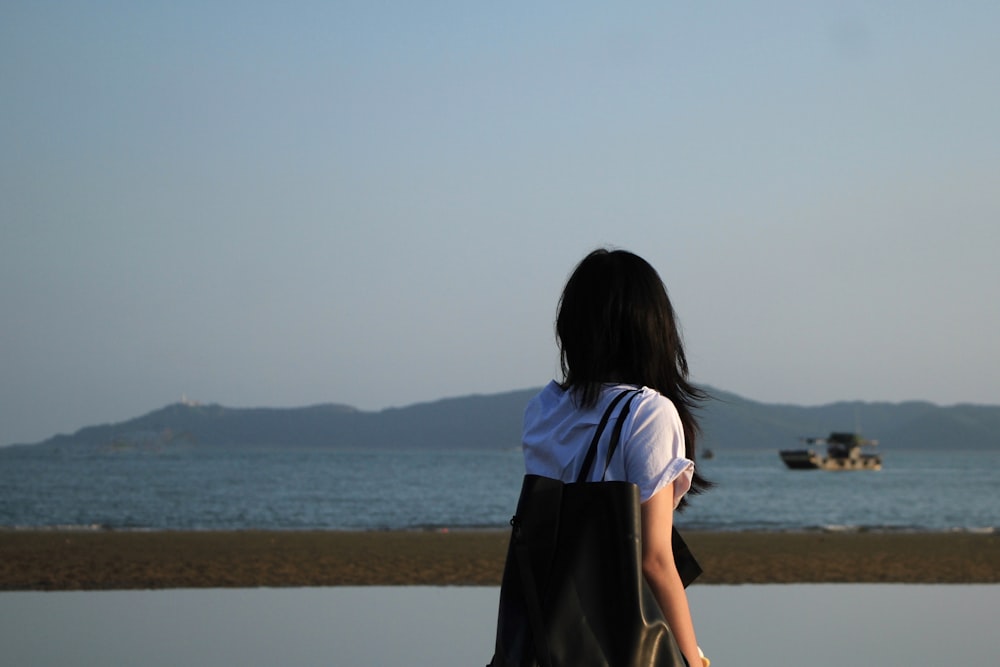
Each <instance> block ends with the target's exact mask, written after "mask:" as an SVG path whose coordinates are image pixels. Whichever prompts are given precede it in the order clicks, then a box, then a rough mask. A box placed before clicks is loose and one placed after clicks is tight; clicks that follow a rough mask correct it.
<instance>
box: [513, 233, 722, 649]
mask: <svg viewBox="0 0 1000 667" xmlns="http://www.w3.org/2000/svg"><path fill="white" fill-rule="evenodd" d="M556 334H557V338H558V342H559V348H560V355H561V365H562V372H563V382H562V383H557V382H555V381H552V382H550V383H549V384H548V386H546V387H545V388H544V389H543V390H542V392H541V393H540V394H538V395H537V396H536V397H534V398H533V399H532V400H531V401H530V403H529V404H528V407H527V408H526V410H525V418H524V432H523V447H524V460H525V468H526V472H527V473H528V474H535V475H541V476H544V477H551V478H555V479H560V480H563V481H565V482H571V481H575V480H576V478H577V475H578V473H579V471H580V468H581V465H582V462H583V461H582V459H583V452H585V451H586V449H587V446H588V444H589V440H590V437H591V435H592V433H593V430H594V426H595V424H597V423H598V422H599V421H600V418H601V415H602V413H603V412H604V410H605V409H606V407H607V406H608V405H609V403H610V402H611V401H612V400H613V399H614V397H615V396H616V395H617V394H619V393H620V392H621V391H622V389H623V388H629V387H634V388H641V393H640V394H639V396H638V397H637V398H636V399H635V400H634V401H633V402H632V406H631V411H630V412H629V414H628V416H627V417H626V420H625V422H624V426H623V430H622V435H621V446H620V447H619V450H618V451H617V452H616V453H615V455H614V457H613V459H612V461H611V465H610V467H609V468H608V470H607V473H606V475H605V479H607V480H610V481H613V480H623V481H627V482H632V483H634V484H636V485H637V486H638V487H639V500H640V502H641V523H642V569H643V574H644V575H645V578H646V580H647V582H648V583H649V585H650V587H651V588H652V590H653V593H654V594H655V596H656V599H657V601H658V602H659V603H660V607H661V609H662V610H663V613H664V616H665V617H666V620H667V622H668V623H669V625H670V628H671V630H672V631H673V633H674V635H675V638H676V640H677V644H678V646H679V647H680V649H681V652H682V653H683V654H684V657H685V659H686V660H687V661H688V663H689V664H690V665H702V664H703V661H702V657H701V652H700V649H699V648H698V642H697V639H696V638H695V632H694V624H693V622H692V620H691V612H690V609H689V607H688V601H687V595H686V594H685V591H684V586H683V584H682V583H681V579H680V576H679V575H678V572H677V566H676V564H675V562H674V556H673V550H672V548H671V529H672V526H673V514H674V510H675V509H681V508H683V507H684V506H685V505H686V502H687V501H686V499H685V495H687V494H697V493H701V492H702V491H704V490H705V489H707V488H708V487H709V483H708V482H706V481H705V480H704V479H703V478H702V477H701V476H700V475H699V474H698V472H697V470H696V469H695V464H694V459H695V455H694V449H695V448H694V445H695V437H696V434H697V430H698V426H697V422H696V421H695V418H694V416H693V414H692V410H693V408H694V406H695V404H696V403H697V401H698V400H700V399H702V398H704V394H703V393H702V392H701V391H700V390H698V389H697V388H695V387H693V386H692V385H691V384H689V383H688V365H687V359H686V358H685V356H684V349H683V347H682V345H681V338H680V335H679V333H678V329H677V324H676V321H675V316H674V311H673V307H672V306H671V304H670V299H669V298H668V297H667V291H666V288H665V287H664V285H663V281H662V280H661V279H660V276H659V275H658V274H657V273H656V270H655V269H653V267H652V266H650V265H649V264H648V263H647V262H646V261H645V260H643V259H642V258H640V257H638V256H637V255H634V254H632V253H630V252H626V251H623V250H614V251H609V250H603V249H600V250H595V251H594V252H592V253H590V254H589V255H588V256H587V257H586V258H584V260H583V261H582V262H580V264H579V265H578V266H577V267H576V269H575V271H574V272H573V274H572V276H571V277H570V279H569V281H568V282H567V284H566V287H565V289H564V290H563V294H562V298H561V299H560V302H559V314H558V318H557V320H556ZM597 460H598V461H603V460H604V452H602V451H598V456H597ZM595 468H596V469H598V470H597V472H598V473H600V472H601V471H600V470H599V468H600V466H595ZM704 664H707V661H706V662H705V663H704Z"/></svg>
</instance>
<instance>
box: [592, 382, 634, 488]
mask: <svg viewBox="0 0 1000 667" xmlns="http://www.w3.org/2000/svg"><path fill="white" fill-rule="evenodd" d="M638 395H639V390H635V391H633V392H632V395H631V396H629V397H628V400H627V401H625V405H623V406H622V410H621V412H619V413H618V421H616V422H615V428H614V430H613V431H611V442H609V443H608V455H607V456H606V457H604V472H602V473H601V480H602V481H603V480H604V478H605V476H607V474H608V468H609V467H610V466H611V457H612V456H614V455H615V450H616V449H618V442H619V441H620V440H621V437H622V427H623V426H624V425H625V418H626V417H628V413H629V412H630V411H631V410H632V401H634V400H635V397H636V396H638Z"/></svg>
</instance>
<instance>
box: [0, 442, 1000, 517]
mask: <svg viewBox="0 0 1000 667" xmlns="http://www.w3.org/2000/svg"><path fill="white" fill-rule="evenodd" d="M883 457H884V468H883V470H881V471H878V472H871V471H863V472H837V473H834V472H822V471H792V470H787V469H786V468H785V466H784V465H783V464H782V463H781V461H780V459H779V457H778V454H777V451H776V450H775V451H749V452H748V451H732V452H728V451H722V452H717V455H716V458H714V459H712V460H708V461H704V462H702V463H701V464H700V465H701V469H702V471H703V473H704V474H705V475H706V476H707V477H709V478H710V479H712V480H713V481H715V482H716V487H715V488H714V489H713V490H712V491H711V492H709V493H707V494H705V495H703V496H699V497H696V498H693V499H692V503H691V507H690V508H689V509H688V510H687V511H686V512H684V513H683V514H682V515H681V516H680V517H679V518H678V525H679V526H681V527H682V528H687V529H704V530H728V531H740V530H773V531H788V530H795V531H797V530H845V531H848V530H882V531H896V530H898V531H906V530H931V531H952V530H966V531H983V532H994V531H996V530H997V527H998V526H1000V502H998V499H1000V452H963V451H956V452H950V453H943V452H918V451H893V452H883ZM522 474H523V468H522V462H521V454H520V452H519V451H516V450H510V451H488V452H482V451H424V450H408V451H407V450H398V451H384V450H379V451H344V450H334V449H301V448H295V447H275V448H268V449H240V448H232V449H222V448H197V447H192V446H185V447H146V448H143V447H136V448H119V449H114V448H106V449H100V450H93V449H73V448H61V449H55V448H48V447H44V448H43V447H17V448H5V449H0V528H39V527H50V528H56V527H59V528H75V529H84V530H86V529H116V530H212V529H221V530H236V529H268V530H305V529H321V530H345V529H346V530H386V529H440V528H454V529H462V528H465V529H476V528H502V527H505V526H506V525H507V522H508V521H509V519H510V516H511V514H512V513H513V510H514V505H515V503H516V501H517V494H518V491H519V489H520V482H521V476H522Z"/></svg>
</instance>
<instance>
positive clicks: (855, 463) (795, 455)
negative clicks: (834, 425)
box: [779, 432, 882, 470]
mask: <svg viewBox="0 0 1000 667" xmlns="http://www.w3.org/2000/svg"><path fill="white" fill-rule="evenodd" d="M802 440H803V441H804V442H806V443H807V444H810V445H826V454H825V455H822V454H820V453H818V452H817V451H816V450H815V449H783V450H781V452H779V453H780V454H781V460H782V461H784V462H785V465H786V466H788V467H789V468H791V469H792V470H881V469H882V456H881V455H880V454H864V453H862V451H861V448H862V447H874V446H876V445H878V440H867V439H865V438H862V437H861V436H860V435H858V434H857V433H836V432H835V433H831V434H830V435H829V436H827V437H826V438H802Z"/></svg>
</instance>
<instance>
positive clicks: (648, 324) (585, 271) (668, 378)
mask: <svg viewBox="0 0 1000 667" xmlns="http://www.w3.org/2000/svg"><path fill="white" fill-rule="evenodd" d="M556 336H557V338H558V343H559V352H560V365H561V367H562V373H563V384H562V386H563V388H564V389H566V390H569V391H573V392H574V393H575V394H576V396H577V397H578V400H579V401H580V403H581V404H582V405H583V406H584V407H591V406H593V405H595V404H596V403H597V398H598V396H599V395H600V392H601V385H602V384H604V383H606V382H618V383H623V384H633V385H638V386H646V387H649V388H650V389H655V390H656V391H658V392H659V393H661V394H662V395H664V396H666V397H667V398H669V399H670V400H671V402H673V404H674V406H675V407H676V408H677V412H678V414H679V415H680V418H681V424H682V426H683V428H684V441H685V448H686V453H687V458H689V459H691V460H692V461H694V460H695V443H696V441H697V437H698V433H699V430H700V429H699V426H698V421H697V419H696V418H695V415H694V411H695V410H696V409H697V407H698V404H699V403H700V402H702V401H704V400H706V399H707V398H708V395H707V394H706V393H705V392H704V391H703V390H701V389H699V388H698V387H695V386H694V385H692V384H691V383H690V382H689V381H688V374H689V373H688V363H687V357H686V356H685V355H684V346H683V344H682V341H681V336H680V333H679V331H678V327H677V318H676V315H675V314H674V308H673V306H672V305H671V303H670V298H669V297H668V296H667V289H666V287H665V286H664V284H663V281H662V280H661V279H660V276H659V274H658V273H657V272H656V269H654V268H653V267H652V266H650V264H649V263H648V262H647V261H646V260H644V259H642V258H641V257H639V256H638V255H636V254H633V253H631V252H628V251H625V250H606V249H603V248H600V249H598V250H595V251H593V252H592V253H590V254H589V255H587V256H586V257H585V258H584V259H583V261H581V262H580V263H579V264H578V265H577V267H576V269H575V270H574V271H573V274H572V275H571V276H570V278H569V280H568V281H567V283H566V287H565V288H564V289H563V293H562V297H561V298H560V299H559V314H558V316H557V318H556ZM711 486H712V483H711V482H709V481H708V480H706V479H704V478H703V477H702V476H701V475H700V474H698V470H697V466H696V467H695V472H694V479H693V480H692V482H691V490H690V491H689V493H691V494H698V493H702V492H704V491H706V490H707V489H708V488H710V487H711ZM686 504H687V503H686V500H682V501H681V505H680V507H681V508H683V507H684V506H685V505H686Z"/></svg>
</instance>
